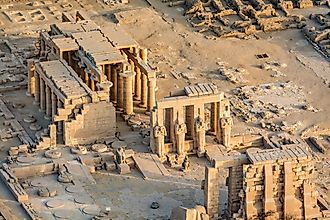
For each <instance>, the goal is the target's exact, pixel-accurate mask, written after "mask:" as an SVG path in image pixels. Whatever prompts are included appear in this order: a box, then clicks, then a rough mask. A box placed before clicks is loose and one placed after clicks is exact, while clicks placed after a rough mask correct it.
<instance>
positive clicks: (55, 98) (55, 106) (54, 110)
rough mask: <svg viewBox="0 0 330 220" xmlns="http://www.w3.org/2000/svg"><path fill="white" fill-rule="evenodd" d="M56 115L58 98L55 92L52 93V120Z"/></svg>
mask: <svg viewBox="0 0 330 220" xmlns="http://www.w3.org/2000/svg"><path fill="white" fill-rule="evenodd" d="M56 114H57V96H56V94H55V93H54V92H52V119H54V117H55V116H56Z"/></svg>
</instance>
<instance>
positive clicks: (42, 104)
mask: <svg viewBox="0 0 330 220" xmlns="http://www.w3.org/2000/svg"><path fill="white" fill-rule="evenodd" d="M45 110H46V94H45V82H44V80H43V79H42V78H41V77H40V112H45Z"/></svg>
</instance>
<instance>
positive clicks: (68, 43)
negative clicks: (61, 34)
mask: <svg viewBox="0 0 330 220" xmlns="http://www.w3.org/2000/svg"><path fill="white" fill-rule="evenodd" d="M53 42H54V44H55V45H56V46H57V47H58V48H59V49H60V50H61V51H73V50H78V49H79V45H78V44H77V43H76V41H75V40H74V39H72V38H55V39H53Z"/></svg>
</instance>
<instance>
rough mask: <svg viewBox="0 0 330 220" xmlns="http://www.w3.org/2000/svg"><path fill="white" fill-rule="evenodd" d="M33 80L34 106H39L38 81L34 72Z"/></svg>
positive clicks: (37, 76)
mask: <svg viewBox="0 0 330 220" xmlns="http://www.w3.org/2000/svg"><path fill="white" fill-rule="evenodd" d="M34 80H35V93H34V104H35V105H39V102H40V79H39V75H38V73H37V72H34Z"/></svg>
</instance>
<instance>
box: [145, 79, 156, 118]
mask: <svg viewBox="0 0 330 220" xmlns="http://www.w3.org/2000/svg"><path fill="white" fill-rule="evenodd" d="M155 89H156V78H150V79H149V80H148V103H147V104H148V106H147V111H149V112H151V110H152V109H153V108H154V107H155V105H156V92H155Z"/></svg>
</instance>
